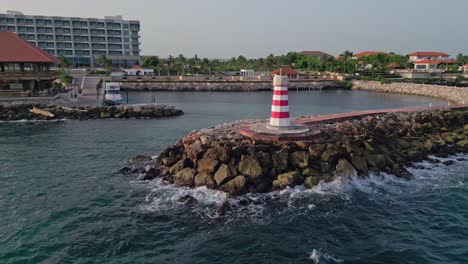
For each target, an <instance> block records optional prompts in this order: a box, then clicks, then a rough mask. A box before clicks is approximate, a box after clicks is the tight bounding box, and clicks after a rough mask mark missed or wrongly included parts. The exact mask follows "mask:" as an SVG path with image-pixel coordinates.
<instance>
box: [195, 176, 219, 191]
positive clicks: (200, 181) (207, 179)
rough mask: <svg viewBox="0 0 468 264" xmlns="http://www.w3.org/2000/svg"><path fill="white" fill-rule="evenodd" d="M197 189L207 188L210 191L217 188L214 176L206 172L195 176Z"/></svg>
mask: <svg viewBox="0 0 468 264" xmlns="http://www.w3.org/2000/svg"><path fill="white" fill-rule="evenodd" d="M194 183H195V187H201V186H206V187H208V188H210V189H214V188H216V183H215V181H214V180H213V176H211V175H210V174H209V173H206V172H200V173H198V174H197V175H196V176H195V179H194Z"/></svg>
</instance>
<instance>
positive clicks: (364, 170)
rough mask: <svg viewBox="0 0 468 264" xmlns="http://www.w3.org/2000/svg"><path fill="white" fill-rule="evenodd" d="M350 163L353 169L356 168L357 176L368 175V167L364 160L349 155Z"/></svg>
mask: <svg viewBox="0 0 468 264" xmlns="http://www.w3.org/2000/svg"><path fill="white" fill-rule="evenodd" d="M351 163H352V164H353V166H354V168H356V170H357V172H358V173H359V175H361V176H367V175H369V167H368V166H367V161H366V158H364V157H362V156H358V155H356V154H351Z"/></svg>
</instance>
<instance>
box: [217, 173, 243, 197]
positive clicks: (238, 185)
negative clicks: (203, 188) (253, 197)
mask: <svg viewBox="0 0 468 264" xmlns="http://www.w3.org/2000/svg"><path fill="white" fill-rule="evenodd" d="M245 184H246V179H245V177H244V176H242V175H241V176H237V177H235V178H234V179H232V180H230V181H228V182H226V183H225V184H223V185H222V186H221V190H222V191H223V192H226V193H228V194H230V195H231V196H236V195H239V194H242V193H244V192H245Z"/></svg>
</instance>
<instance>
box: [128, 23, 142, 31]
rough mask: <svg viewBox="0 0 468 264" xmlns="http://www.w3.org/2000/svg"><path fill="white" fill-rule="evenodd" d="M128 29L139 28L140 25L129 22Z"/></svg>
mask: <svg viewBox="0 0 468 264" xmlns="http://www.w3.org/2000/svg"><path fill="white" fill-rule="evenodd" d="M130 29H131V30H140V25H138V24H131V25H130Z"/></svg>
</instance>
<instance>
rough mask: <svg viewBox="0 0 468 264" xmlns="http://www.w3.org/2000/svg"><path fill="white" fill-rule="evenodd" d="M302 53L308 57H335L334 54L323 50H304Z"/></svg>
mask: <svg viewBox="0 0 468 264" xmlns="http://www.w3.org/2000/svg"><path fill="white" fill-rule="evenodd" d="M301 54H302V55H304V56H306V57H315V58H319V59H322V58H327V57H333V56H332V55H330V54H328V53H325V52H322V51H319V50H309V51H302V52H301Z"/></svg>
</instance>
